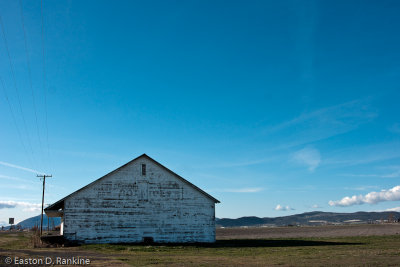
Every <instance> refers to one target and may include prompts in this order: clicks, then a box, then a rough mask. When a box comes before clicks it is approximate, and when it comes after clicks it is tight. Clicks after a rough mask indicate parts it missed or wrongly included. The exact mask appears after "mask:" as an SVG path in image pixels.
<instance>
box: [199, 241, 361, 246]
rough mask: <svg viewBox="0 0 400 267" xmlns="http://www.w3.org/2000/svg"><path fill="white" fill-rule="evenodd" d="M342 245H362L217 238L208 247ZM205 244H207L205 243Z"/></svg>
mask: <svg viewBox="0 0 400 267" xmlns="http://www.w3.org/2000/svg"><path fill="white" fill-rule="evenodd" d="M344 245H364V244H363V243H354V242H333V241H315V240H299V239H296V240H293V239H288V240H283V239H277V240H273V239H272V240H271V239H231V240H217V242H215V243H214V244H209V245H208V246H210V247H308V246H344ZM206 246H207V245H206Z"/></svg>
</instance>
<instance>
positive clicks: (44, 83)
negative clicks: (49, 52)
mask: <svg viewBox="0 0 400 267" xmlns="http://www.w3.org/2000/svg"><path fill="white" fill-rule="evenodd" d="M43 13H44V11H43V0H41V1H40V15H41V21H42V25H41V26H42V27H41V29H42V61H43V92H44V106H45V107H44V110H45V126H46V141H47V156H48V160H49V162H50V145H49V128H48V120H47V89H46V61H45V58H46V57H45V43H44V15H43Z"/></svg>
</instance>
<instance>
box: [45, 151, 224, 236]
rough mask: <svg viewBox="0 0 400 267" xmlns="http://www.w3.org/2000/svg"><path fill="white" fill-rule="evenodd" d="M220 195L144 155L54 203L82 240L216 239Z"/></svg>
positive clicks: (65, 228) (68, 232)
mask: <svg viewBox="0 0 400 267" xmlns="http://www.w3.org/2000/svg"><path fill="white" fill-rule="evenodd" d="M215 203H219V201H218V200H217V199H215V198H214V197H212V196H211V195H209V194H207V193H206V192H204V191H203V190H201V189H200V188H198V187H196V186H195V185H193V184H192V183H190V182H188V181H187V180H185V179H184V178H182V177H181V176H179V175H178V174H176V173H174V172H173V171H171V170H169V169H167V168H166V167H164V166H163V165H161V164H160V163H158V162H157V161H155V160H154V159H152V158H150V157H149V156H147V155H146V154H143V155H141V156H139V157H137V158H135V159H133V160H132V161H130V162H128V163H127V164H125V165H123V166H121V167H119V168H118V169H116V170H114V171H112V172H110V173H108V174H106V175H105V176H103V177H101V178H99V179H97V180H95V181H94V182H92V183H90V184H88V185H86V186H85V187H82V188H81V189H79V190H77V191H75V192H73V193H72V194H70V195H68V196H66V197H64V198H63V199H61V200H59V201H57V202H56V203H54V204H52V205H50V206H48V207H47V208H46V209H45V213H46V215H47V216H49V217H61V230H60V234H61V235H63V236H64V238H65V239H66V240H69V241H73V242H80V243H122V242H124V243H131V242H148V241H154V242H159V243H169V242H173V243H175V242H177V243H182V242H185V243H187V242H215Z"/></svg>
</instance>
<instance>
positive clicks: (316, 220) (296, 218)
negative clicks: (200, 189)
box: [216, 211, 400, 227]
mask: <svg viewBox="0 0 400 267" xmlns="http://www.w3.org/2000/svg"><path fill="white" fill-rule="evenodd" d="M399 218H400V212H394V211H383V212H361V211H360V212H354V213H335V212H322V211H313V212H305V213H302V214H296V215H290V216H283V217H275V218H268V217H264V218H259V217H255V216H251V217H241V218H237V219H227V218H223V219H218V218H217V219H216V225H217V227H239V226H261V225H271V226H273V225H275V226H286V225H318V224H343V223H368V222H376V221H395V220H396V221H397V220H398V219H399Z"/></svg>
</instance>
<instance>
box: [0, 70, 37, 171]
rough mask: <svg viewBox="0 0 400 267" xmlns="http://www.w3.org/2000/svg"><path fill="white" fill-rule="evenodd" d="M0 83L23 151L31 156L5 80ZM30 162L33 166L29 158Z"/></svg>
mask: <svg viewBox="0 0 400 267" xmlns="http://www.w3.org/2000/svg"><path fill="white" fill-rule="evenodd" d="M0 83H1V85H2V86H1V87H2V88H3V92H4V95H5V97H6V100H7V103H8V107H9V108H10V112H11V116H12V118H13V122H14V125H15V128H16V129H17V132H18V136H19V139H20V141H21V144H22V147H23V149H24V151H25V154H26V155H29V153H28V150H27V149H26V146H25V142H24V139H23V138H22V134H21V131H20V129H19V127H18V124H17V120H16V118H15V114H14V110H13V108H12V105H11V102H10V99H9V98H8V94H7V90H6V87H5V86H4V81H3V79H2V78H1V76H0ZM28 160H29V161H30V163H31V165H32V160H31V158H30V157H28Z"/></svg>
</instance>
